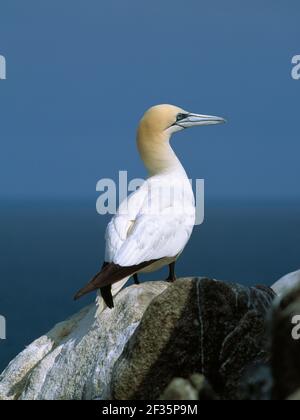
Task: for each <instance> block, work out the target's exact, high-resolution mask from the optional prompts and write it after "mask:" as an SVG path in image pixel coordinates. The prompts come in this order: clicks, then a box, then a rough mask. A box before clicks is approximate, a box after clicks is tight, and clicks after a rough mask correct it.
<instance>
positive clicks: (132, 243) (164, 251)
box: [113, 210, 193, 267]
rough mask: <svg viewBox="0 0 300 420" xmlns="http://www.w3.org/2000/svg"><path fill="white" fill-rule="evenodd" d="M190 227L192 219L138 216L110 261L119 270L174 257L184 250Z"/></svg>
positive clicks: (176, 215)
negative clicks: (116, 265) (117, 266)
mask: <svg viewBox="0 0 300 420" xmlns="http://www.w3.org/2000/svg"><path fill="white" fill-rule="evenodd" d="M192 226H193V217H191V221H190V223H187V216H186V215H183V214H170V212H169V211H166V210H165V211H164V212H162V213H161V214H160V215H159V216H157V215H153V216H152V215H149V214H146V215H140V216H139V217H138V218H137V219H136V220H135V222H134V224H133V226H132V227H131V231H130V234H129V235H128V237H127V239H126V240H125V241H124V242H123V244H122V245H121V247H120V248H119V249H118V251H117V252H116V254H115V255H114V258H113V262H114V263H115V264H118V265H119V266H121V267H130V266H134V265H139V264H141V263H143V262H146V261H151V260H159V259H161V258H166V257H171V258H172V257H176V256H177V255H178V254H179V253H180V252H181V251H182V250H183V248H184V247H185V245H186V243H187V241H188V239H189V237H190V234H191V230H192Z"/></svg>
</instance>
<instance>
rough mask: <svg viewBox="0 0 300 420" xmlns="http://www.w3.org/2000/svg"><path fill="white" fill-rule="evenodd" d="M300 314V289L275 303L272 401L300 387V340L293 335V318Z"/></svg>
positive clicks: (292, 291) (288, 394)
mask: <svg viewBox="0 0 300 420" xmlns="http://www.w3.org/2000/svg"><path fill="white" fill-rule="evenodd" d="M299 315H300V286H298V287H296V288H294V289H292V290H290V291H289V293H287V294H285V295H283V296H282V297H281V299H280V300H277V301H276V305H275V306H274V310H273V316H272V333H271V335H272V337H271V341H272V345H271V347H272V349H271V350H272V360H271V362H272V372H273V380H274V387H273V398H274V399H276V400H285V399H286V398H288V397H289V396H290V395H292V394H293V393H295V392H296V391H297V390H298V389H299V388H300V357H299V355H300V340H296V339H294V338H293V336H292V331H293V329H294V327H295V325H294V324H293V323H292V320H293V318H294V316H299Z"/></svg>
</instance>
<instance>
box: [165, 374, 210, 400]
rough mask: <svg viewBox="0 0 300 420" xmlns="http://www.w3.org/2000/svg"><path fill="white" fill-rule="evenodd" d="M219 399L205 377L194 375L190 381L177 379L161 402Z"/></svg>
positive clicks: (166, 391)
mask: <svg viewBox="0 0 300 420" xmlns="http://www.w3.org/2000/svg"><path fill="white" fill-rule="evenodd" d="M217 399H218V397H217V396H216V395H215V393H214V392H213V390H212V388H211V386H210V385H209V383H208V382H207V380H206V379H205V377H204V376H203V375H199V374H194V375H192V376H191V377H190V378H189V379H183V378H175V379H173V381H172V382H171V383H170V385H169V386H168V387H167V388H166V389H165V391H164V393H163V394H162V396H161V397H160V400H165V401H173V400H175V401H178V400H202V401H214V400H217Z"/></svg>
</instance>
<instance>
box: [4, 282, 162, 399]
mask: <svg viewBox="0 0 300 420" xmlns="http://www.w3.org/2000/svg"><path fill="white" fill-rule="evenodd" d="M167 287H168V285H167V283H162V282H155V283H154V282H153V283H146V284H143V285H142V286H132V287H130V288H128V289H125V290H123V291H122V292H121V293H120V294H119V295H118V296H117V298H116V301H115V309H114V310H109V309H107V310H105V311H104V312H102V313H101V315H97V307H96V305H95V304H93V305H91V306H89V307H87V308H85V309H84V310H82V311H81V312H80V313H78V314H76V315H75V316H73V317H72V318H70V319H69V320H67V321H65V322H63V323H61V324H59V325H57V326H56V327H55V328H54V329H53V330H52V331H50V332H49V333H48V334H46V335H45V336H43V337H41V338H39V339H38V340H36V341H35V342H34V343H32V344H31V345H30V346H29V347H27V348H26V349H25V350H24V351H23V352H22V353H21V354H20V355H19V356H17V358H16V359H15V360H13V361H12V362H11V363H10V365H9V366H8V368H7V369H6V370H5V371H4V372H3V374H2V375H1V376H0V399H12V400H15V399H19V400H66V399H68V400H74V399H76V400H90V399H94V398H102V399H105V398H109V397H110V377H111V373H112V369H113V366H114V363H115V361H116V360H117V359H118V357H119V356H120V354H121V353H122V351H123V348H124V346H125V344H126V343H127V341H128V340H129V338H130V337H131V335H132V334H133V333H134V331H135V329H136V328H137V326H138V325H139V322H140V320H141V318H142V316H143V314H144V312H145V310H146V308H147V306H148V305H149V304H150V302H151V301H152V300H153V298H155V297H156V296H157V295H159V294H160V293H162V292H163V291H164V290H165V289H166V288H167Z"/></svg>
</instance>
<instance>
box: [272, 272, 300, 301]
mask: <svg viewBox="0 0 300 420" xmlns="http://www.w3.org/2000/svg"><path fill="white" fill-rule="evenodd" d="M299 285H300V270H298V271H295V272H293V273H289V274H287V275H286V276H284V277H282V278H281V279H279V280H278V281H277V282H276V283H275V284H274V285H273V286H272V289H273V290H274V292H275V293H276V294H277V295H278V296H283V295H285V294H286V293H288V292H289V291H290V290H292V289H294V288H295V287H297V286H299Z"/></svg>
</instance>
